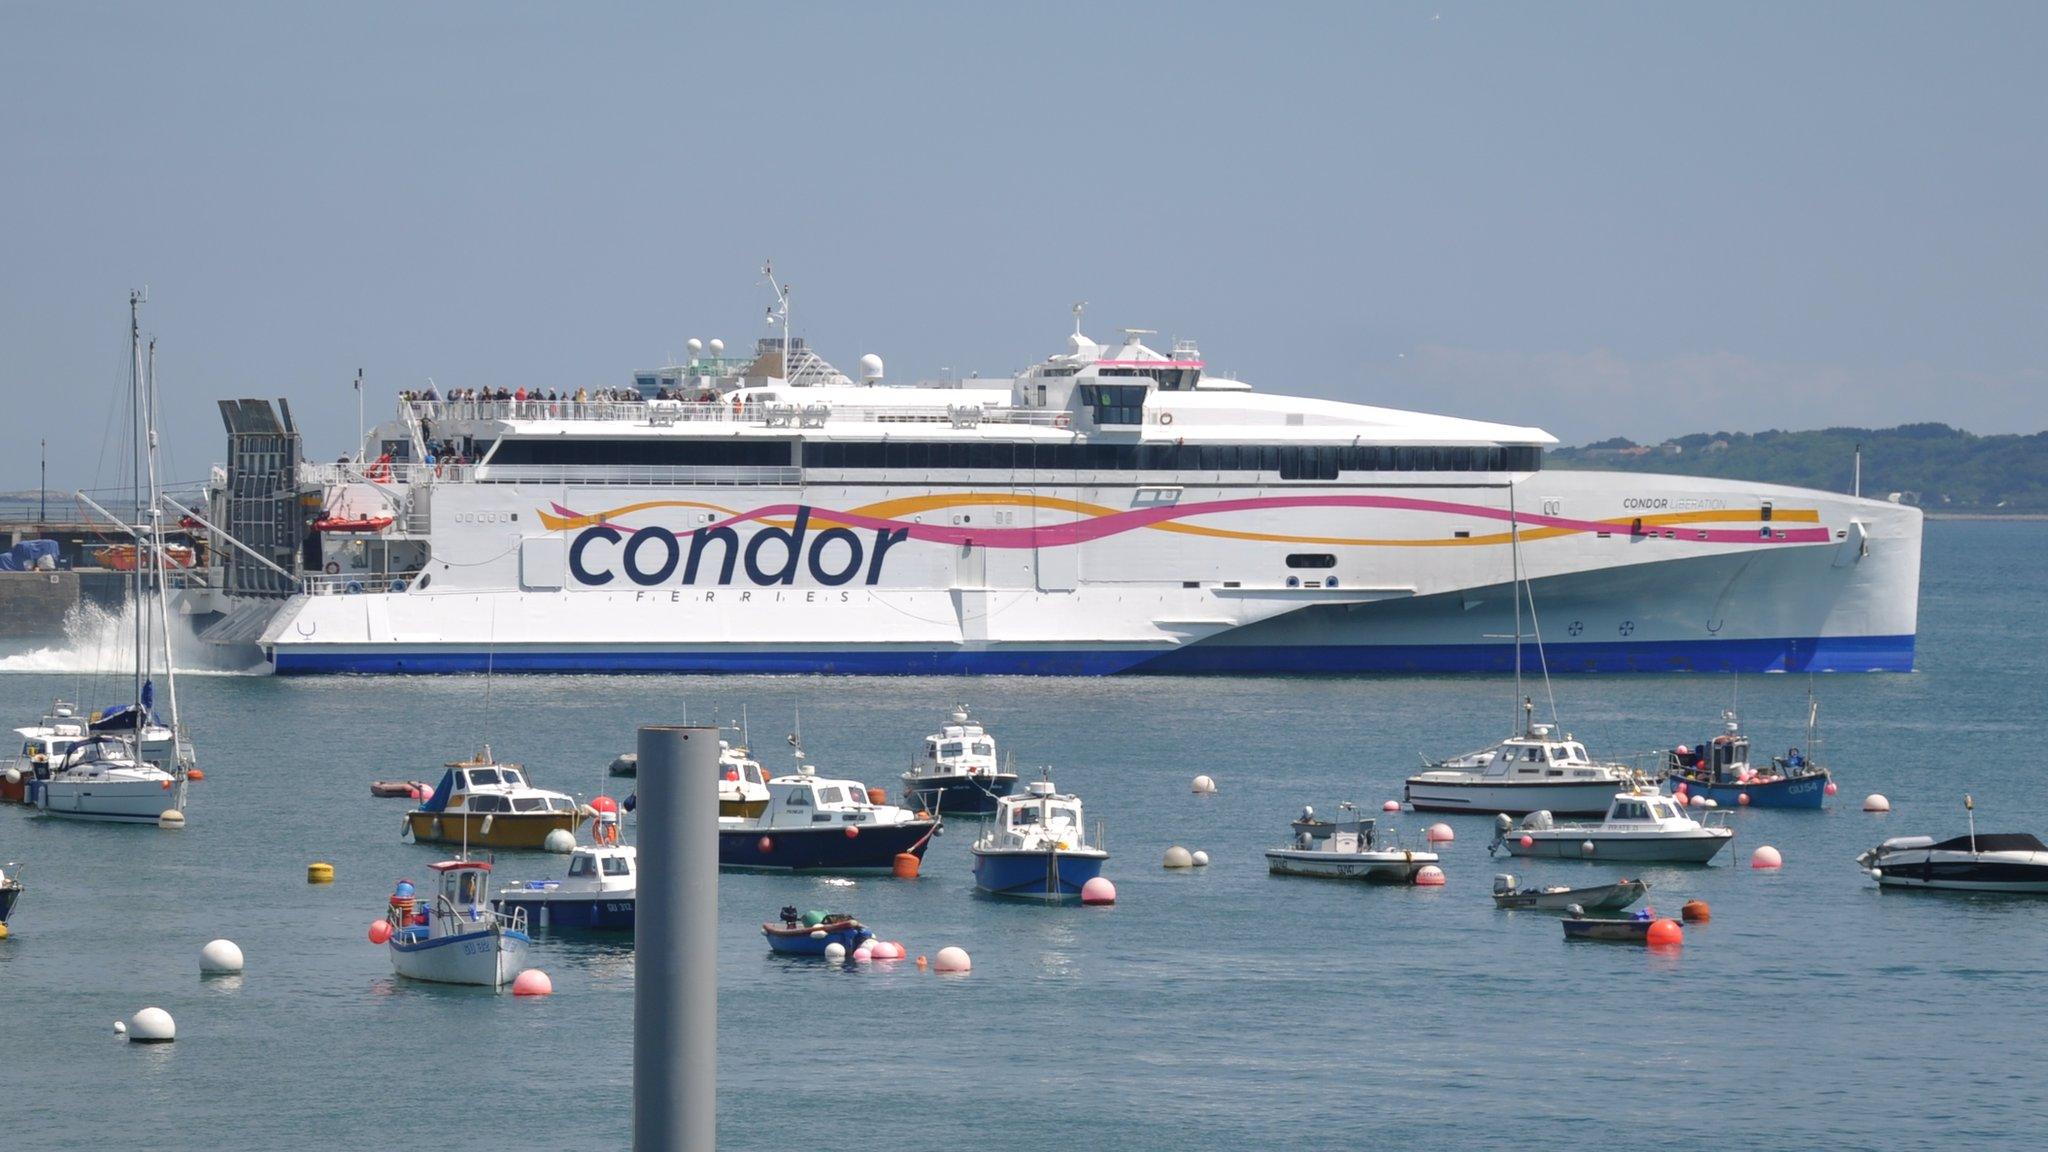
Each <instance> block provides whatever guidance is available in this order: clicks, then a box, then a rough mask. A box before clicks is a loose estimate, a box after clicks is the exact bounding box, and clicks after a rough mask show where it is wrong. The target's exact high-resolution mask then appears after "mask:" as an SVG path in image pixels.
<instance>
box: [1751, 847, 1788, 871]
mask: <svg viewBox="0 0 2048 1152" xmlns="http://www.w3.org/2000/svg"><path fill="white" fill-rule="evenodd" d="M1784 864H1785V857H1784V856H1782V855H1780V854H1779V852H1778V850H1777V849H1776V848H1773V847H1771V846H1770V845H1769V844H1763V845H1760V846H1758V848H1757V850H1756V851H1754V852H1751V853H1750V854H1749V866H1750V867H1751V868H1755V869H1758V870H1765V869H1770V868H1782V867H1784Z"/></svg>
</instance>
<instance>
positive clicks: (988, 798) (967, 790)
mask: <svg viewBox="0 0 2048 1152" xmlns="http://www.w3.org/2000/svg"><path fill="white" fill-rule="evenodd" d="M1016 786H1017V774H1016V773H1015V772H1008V771H1005V770H1004V769H1003V767H1002V765H1000V764H998V763H997V762H996V741H995V737H993V736H991V735H989V733H988V730H987V729H986V728H984V727H982V726H981V725H980V724H979V723H977V722H975V721H974V720H972V719H970V718H969V717H968V715H967V708H966V706H965V705H962V706H959V707H956V708H954V709H953V715H952V717H951V722H950V723H947V724H945V725H942V726H941V727H940V728H939V730H938V731H937V732H934V733H932V734H931V735H929V736H927V737H925V738H924V757H923V758H922V759H921V760H919V761H918V762H916V763H914V764H912V765H911V766H910V771H908V772H905V773H904V774H903V801H904V803H906V804H908V805H909V806H910V807H912V808H916V809H918V810H919V811H923V812H937V813H939V814H941V815H944V816H990V815H994V814H995V812H996V804H997V801H999V800H1001V799H1002V798H1003V797H1005V796H1008V795H1009V794H1010V790H1011V789H1012V788H1015V787H1016Z"/></svg>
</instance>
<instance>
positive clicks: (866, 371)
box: [860, 352, 882, 381]
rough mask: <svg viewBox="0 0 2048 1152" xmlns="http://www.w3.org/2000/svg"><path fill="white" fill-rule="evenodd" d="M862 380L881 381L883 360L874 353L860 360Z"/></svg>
mask: <svg viewBox="0 0 2048 1152" xmlns="http://www.w3.org/2000/svg"><path fill="white" fill-rule="evenodd" d="M860 378H861V379H862V380H869V381H873V380H880V379H881V378H882V358H881V357H880V356H877V355H875V354H874V353H873V352H870V353H868V354H867V355H865V356H862V357H861V358H860Z"/></svg>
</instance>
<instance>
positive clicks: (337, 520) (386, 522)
mask: <svg viewBox="0 0 2048 1152" xmlns="http://www.w3.org/2000/svg"><path fill="white" fill-rule="evenodd" d="M392 523H393V517H390V516H322V517H320V518H319V519H318V520H315V521H313V531H315V532H353V533H366V532H382V531H383V530H385V529H386V528H389V527H391V525H392Z"/></svg>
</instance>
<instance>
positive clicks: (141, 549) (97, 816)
mask: <svg viewBox="0 0 2048 1152" xmlns="http://www.w3.org/2000/svg"><path fill="white" fill-rule="evenodd" d="M141 300H142V297H141V294H140V293H134V294H131V295H130V296H129V300H128V340H129V352H130V357H129V359H130V366H131V369H132V371H131V375H130V401H131V403H132V405H133V412H132V420H131V426H132V428H133V431H134V437H133V450H134V473H133V477H134V489H133V496H134V508H135V512H134V513H133V515H134V517H135V523H132V524H131V523H128V522H126V521H124V520H123V519H122V518H121V517H120V516H118V515H116V514H114V513H112V512H110V511H108V510H107V509H106V508H104V507H102V506H101V505H100V504H99V503H98V502H96V501H95V500H93V498H92V497H91V496H88V495H86V494H85V493H83V492H81V493H78V499H79V502H80V503H81V504H84V505H85V506H87V507H89V508H91V509H93V510H94V511H95V512H97V513H99V514H100V515H101V516H104V517H105V518H106V519H108V520H109V521H112V522H113V523H114V524H116V525H118V526H119V527H120V529H121V530H122V531H124V532H126V533H127V534H128V535H129V536H130V537H131V538H132V539H133V541H134V543H133V547H134V548H135V549H137V550H138V555H139V556H140V557H141V562H140V563H136V564H133V565H132V566H131V568H130V571H132V573H133V576H134V578H133V580H131V581H130V582H129V596H130V605H131V608H132V611H131V612H130V615H131V616H132V617H133V618H134V641H135V653H134V655H135V665H134V670H133V679H132V683H133V686H134V693H135V694H134V695H133V696H132V697H130V698H129V700H128V701H127V702H126V703H123V704H121V705H119V706H117V707H113V708H107V709H102V710H100V711H98V712H95V713H93V714H92V715H91V716H90V717H88V718H87V721H86V730H87V733H88V735H87V736H86V738H85V739H83V740H79V741H77V742H76V743H74V744H72V745H71V747H70V748H69V749H67V750H66V751H65V752H64V754H63V756H62V757H61V758H53V759H51V760H48V761H46V762H45V763H43V764H41V765H37V766H36V767H35V772H34V776H33V778H32V779H31V780H30V781H29V784H28V790H27V798H28V799H29V800H30V801H31V802H32V803H34V804H35V805H36V807H37V809H38V810H40V811H41V812H42V813H43V814H44V815H47V816H57V817H63V818H65V819H72V820H102V821H110V822H114V823H126V824H162V825H164V826H168V827H181V826H183V824H184V822H185V808H186V788H187V782H188V781H189V780H194V779H198V773H197V771H196V769H197V762H196V761H197V758H196V756H195V754H194V752H193V748H192V744H191V742H190V740H188V739H187V738H186V734H185V728H184V724H183V722H182V721H181V720H180V718H179V714H178V674H177V667H176V664H175V662H174V661H173V660H172V658H171V611H170V601H169V593H168V588H169V584H170V581H169V578H168V576H167V573H166V568H167V567H169V566H171V562H170V559H169V557H168V555H167V553H168V548H167V546H166V544H165V542H164V528H163V510H162V508H161V504H162V500H161V494H160V493H159V491H158V489H157V432H156V408H157V404H156V348H155V345H154V343H152V344H151V346H150V352H149V359H148V363H147V367H146V368H145V365H144V360H143V353H142V335H141V332H142V330H141V323H140V320H139V318H138V315H137V311H138V308H139V306H140V304H141ZM159 659H161V660H162V662H163V677H164V704H165V714H164V715H162V716H159V715H158V713H157V710H156V703H157V702H156V680H155V674H156V669H157V661H158V660H159ZM173 814H175V819H172V816H173Z"/></svg>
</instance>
